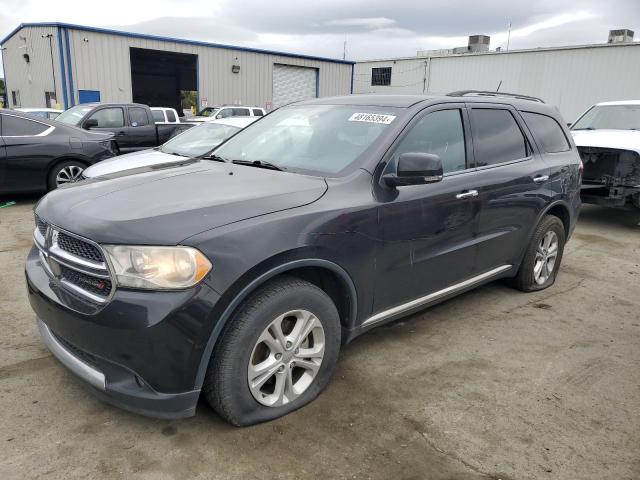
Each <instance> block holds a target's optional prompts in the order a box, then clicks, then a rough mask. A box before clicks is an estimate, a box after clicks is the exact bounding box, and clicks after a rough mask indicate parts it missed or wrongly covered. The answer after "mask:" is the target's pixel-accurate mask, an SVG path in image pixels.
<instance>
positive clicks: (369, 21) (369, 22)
mask: <svg viewBox="0 0 640 480" xmlns="http://www.w3.org/2000/svg"><path fill="white" fill-rule="evenodd" d="M324 23H325V25H336V26H346V27H366V28H371V29H378V28H387V27H392V26H394V25H395V24H396V23H398V22H396V21H395V20H393V19H391V18H386V17H374V18H342V19H338V20H329V21H328V22H324Z"/></svg>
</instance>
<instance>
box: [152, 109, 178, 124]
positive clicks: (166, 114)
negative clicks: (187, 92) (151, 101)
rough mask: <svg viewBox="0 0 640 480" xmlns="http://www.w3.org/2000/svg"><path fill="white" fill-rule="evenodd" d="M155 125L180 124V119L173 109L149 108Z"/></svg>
mask: <svg viewBox="0 0 640 480" xmlns="http://www.w3.org/2000/svg"><path fill="white" fill-rule="evenodd" d="M150 109H151V114H152V115H153V121H154V122H155V123H180V117H179V116H178V112H176V110H175V108H167V107H150Z"/></svg>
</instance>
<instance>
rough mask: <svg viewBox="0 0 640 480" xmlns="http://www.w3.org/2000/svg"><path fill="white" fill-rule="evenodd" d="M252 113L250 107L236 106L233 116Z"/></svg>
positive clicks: (245, 115) (244, 115) (246, 115)
mask: <svg viewBox="0 0 640 480" xmlns="http://www.w3.org/2000/svg"><path fill="white" fill-rule="evenodd" d="M250 115H251V113H250V112H249V109H248V108H234V109H233V116H234V117H248V116H250Z"/></svg>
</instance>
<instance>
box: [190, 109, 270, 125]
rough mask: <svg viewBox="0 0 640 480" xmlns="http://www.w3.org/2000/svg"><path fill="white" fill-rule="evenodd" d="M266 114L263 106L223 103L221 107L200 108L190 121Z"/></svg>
mask: <svg viewBox="0 0 640 480" xmlns="http://www.w3.org/2000/svg"><path fill="white" fill-rule="evenodd" d="M264 115H266V112H265V110H264V108H260V107H251V106H244V105H223V106H221V107H206V108H203V109H202V110H200V111H199V112H198V113H197V115H196V116H195V117H191V118H189V121H190V122H209V121H211V120H214V119H215V120H219V119H221V118H230V117H262V116H264Z"/></svg>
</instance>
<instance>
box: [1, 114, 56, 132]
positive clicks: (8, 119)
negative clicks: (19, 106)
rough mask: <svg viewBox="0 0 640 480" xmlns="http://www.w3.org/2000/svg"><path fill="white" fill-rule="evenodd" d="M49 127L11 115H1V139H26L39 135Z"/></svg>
mask: <svg viewBox="0 0 640 480" xmlns="http://www.w3.org/2000/svg"><path fill="white" fill-rule="evenodd" d="M49 128H50V127H49V125H45V124H44V123H40V122H33V121H31V120H27V119H26V118H20V117H14V116H13V115H2V136H3V137H26V136H33V135H40V134H41V133H43V132H45V131H46V130H47V129H49Z"/></svg>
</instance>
